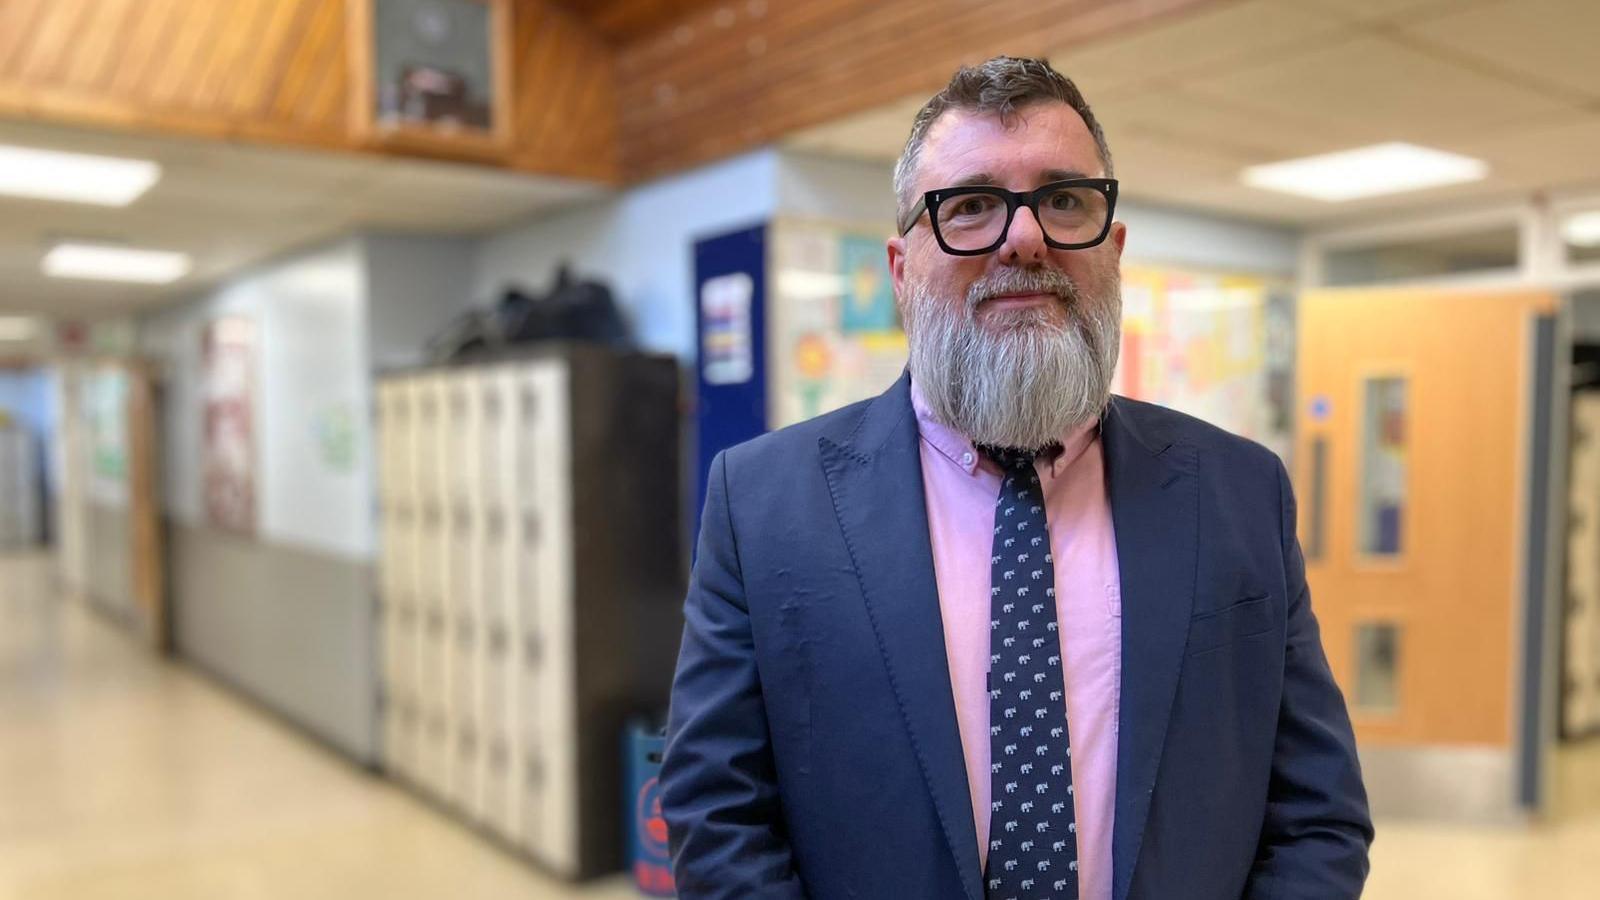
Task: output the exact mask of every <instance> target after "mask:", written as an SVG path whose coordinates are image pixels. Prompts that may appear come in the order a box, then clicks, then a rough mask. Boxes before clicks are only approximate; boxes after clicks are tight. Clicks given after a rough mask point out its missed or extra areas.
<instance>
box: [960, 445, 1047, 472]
mask: <svg viewBox="0 0 1600 900" xmlns="http://www.w3.org/2000/svg"><path fill="white" fill-rule="evenodd" d="M978 452H980V453H982V454H983V455H984V456H987V457H989V458H990V459H992V460H994V463H995V465H997V466H999V467H1000V468H1002V469H1004V470H1006V471H1007V472H1017V471H1024V470H1026V469H1029V468H1031V467H1032V466H1033V461H1034V460H1035V459H1038V458H1039V457H1041V456H1043V457H1044V458H1046V459H1051V458H1054V457H1055V455H1056V454H1057V453H1060V452H1061V445H1060V444H1047V445H1045V446H1044V447H1040V448H1039V449H1037V450H1021V449H1018V448H1016V447H996V446H994V445H992V444H981V445H979V447H978Z"/></svg>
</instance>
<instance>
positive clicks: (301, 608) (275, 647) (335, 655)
mask: <svg viewBox="0 0 1600 900" xmlns="http://www.w3.org/2000/svg"><path fill="white" fill-rule="evenodd" d="M170 538H171V565H172V572H171V578H172V599H173V611H172V614H173V621H174V632H175V639H176V644H177V649H178V653H179V654H180V655H181V656H184V657H186V658H188V659H190V660H193V661H194V662H195V663H196V664H198V665H199V666H200V667H201V668H202V669H205V670H207V671H209V672H211V673H212V674H214V675H216V676H217V677H219V678H221V679H222V680H223V681H225V682H227V683H229V684H230V685H232V686H234V687H235V688H237V689H239V690H241V691H243V692H244V693H246V694H248V695H250V696H251V697H253V698H255V699H256V700H258V701H260V702H261V703H262V704H264V705H266V706H267V707H269V708H271V709H273V710H275V711H277V712H278V713H280V714H281V715H283V716H284V717H285V718H287V719H289V720H290V721H293V722H295V723H296V724H298V725H300V726H302V727H304V728H305V729H307V730H308V731H310V732H312V733H313V734H315V735H317V736H318V737H321V738H322V739H324V740H326V741H327V742H328V743H330V744H332V745H333V746H335V747H337V748H338V749H340V750H342V751H344V752H345V753H348V754H349V755H350V756H352V757H354V758H355V759H356V761H357V762H360V763H362V764H365V765H370V764H373V763H375V762H376V761H377V755H378V754H377V750H378V738H377V711H376V698H377V690H378V688H377V662H376V656H375V653H376V650H375V647H374V640H373V622H372V601H371V599H370V595H369V587H368V567H367V565H366V564H364V563H359V562H354V561H350V560H345V559H340V558H337V557H333V556H327V555H323V554H319V553H313V552H310V551H307V550H303V549H299V548H294V547H288V546H284V545H280V544H269V543H263V542H260V541H255V540H251V539H247V538H240V537H236V536H233V535H229V534H225V533H222V532H218V531H214V530H210V529H203V528H194V527H190V526H187V525H183V524H180V523H172V527H171V530H170Z"/></svg>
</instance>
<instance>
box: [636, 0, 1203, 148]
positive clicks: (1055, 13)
mask: <svg viewBox="0 0 1600 900" xmlns="http://www.w3.org/2000/svg"><path fill="white" fill-rule="evenodd" d="M1218 2H1219V0H1145V2H1140V3H1123V2H1117V0H1013V2H991V3H983V4H975V3H971V2H968V0H812V2H808V3H801V4H776V3H774V4H763V5H747V4H733V5H729V6H719V7H717V8H715V9H713V10H705V11H701V12H697V13H694V14H692V15H690V16H688V17H686V18H685V19H683V20H682V21H681V22H679V23H677V24H675V25H673V26H670V27H667V28H663V29H661V30H660V31H659V32H658V33H656V34H655V35H653V36H651V37H649V38H648V39H646V40H642V41H639V42H638V43H636V44H634V45H630V46H628V47H624V48H623V49H622V51H621V53H620V54H619V61H618V71H619V75H620V79H621V80H620V83H619V86H618V89H619V95H620V99H621V105H620V116H619V118H620V129H621V138H622V140H621V145H622V148H623V167H624V171H626V172H627V173H628V174H629V176H630V177H639V176H649V175H652V174H658V173H661V172H664V171H669V170H672V169H676V168H682V167H685V166H688V165H693V164H695V163H699V162H704V161H706V160H709V159H712V158H715V157H717V156H720V155H725V154H728V153H732V152H738V151H740V150H744V149H748V148H750V147H754V146H757V145H759V144H761V143H764V142H767V141H771V140H774V139H777V138H779V137H781V136H783V135H785V134H787V133H789V132H792V131H795V130H798V129H801V128H805V127H809V126H812V125H816V124H818V123H821V122H825V121H829V120H831V119H835V118H838V117H841V116H845V115H848V114H850V113H854V112H857V111H860V110H862V109H869V108H871V107H873V106H877V105H879V104H883V103H887V102H891V101H894V100H896V99H899V98H901V97H903V96H906V95H908V94H912V93H915V92H917V91H919V90H926V91H932V90H934V89H937V88H938V86H939V85H941V84H943V83H944V82H945V81H946V80H947V79H948V78H949V75H950V72H951V71H952V70H953V69H954V68H955V67H956V66H958V65H960V64H962V63H968V62H976V61H979V60H982V59H985V58H987V57H989V56H991V55H993V54H996V53H1001V52H1006V53H1012V54H1042V53H1045V52H1047V51H1051V50H1058V49H1060V48H1062V47H1070V46H1073V45H1075V44H1077V43H1079V42H1082V41H1086V40H1089V39H1091V38H1097V37H1102V36H1105V35H1108V34H1113V33H1117V32H1120V31H1123V30H1125V29H1128V28H1132V27H1135V26H1139V25H1143V24H1146V23H1149V22H1151V21H1156V20H1159V19H1161V18H1165V17H1167V16H1171V15H1174V14H1176V13H1179V12H1184V11H1193V10H1196V9H1199V8H1201V7H1205V6H1210V5H1214V4H1216V3H1218Z"/></svg>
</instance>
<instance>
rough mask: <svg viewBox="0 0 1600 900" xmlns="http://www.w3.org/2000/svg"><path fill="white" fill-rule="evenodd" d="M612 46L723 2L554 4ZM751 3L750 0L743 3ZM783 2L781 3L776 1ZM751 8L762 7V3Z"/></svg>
mask: <svg viewBox="0 0 1600 900" xmlns="http://www.w3.org/2000/svg"><path fill="white" fill-rule="evenodd" d="M557 2H558V3H560V5H561V6H563V7H565V8H566V9H567V10H568V11H570V12H572V13H575V14H577V15H578V16H580V17H582V19H583V22H584V23H585V24H586V25H588V26H589V27H590V28H593V29H594V30H595V31H596V32H598V33H599V35H600V36H601V38H603V39H604V40H605V41H606V42H608V43H610V44H613V45H621V44H627V43H630V42H632V41H635V40H638V39H639V38H642V37H645V36H647V35H649V34H651V33H652V32H655V31H658V30H660V29H661V28H663V27H665V26H667V25H669V24H672V23H674V22H676V21H677V20H679V19H682V18H683V17H684V16H686V15H688V14H690V13H693V12H695V11H697V10H701V9H705V8H707V7H710V6H711V5H712V4H714V3H719V2H720V3H722V4H723V5H724V6H728V5H731V4H729V3H728V2H726V0H557ZM743 2H745V3H751V0H743ZM777 2H780V3H781V2H784V0H777ZM752 5H756V6H765V5H766V0H753V3H752Z"/></svg>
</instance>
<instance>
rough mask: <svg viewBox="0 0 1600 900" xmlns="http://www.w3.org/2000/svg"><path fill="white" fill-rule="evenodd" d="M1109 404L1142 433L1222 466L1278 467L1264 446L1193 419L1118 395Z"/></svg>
mask: <svg viewBox="0 0 1600 900" xmlns="http://www.w3.org/2000/svg"><path fill="white" fill-rule="evenodd" d="M1113 402H1114V403H1115V405H1116V406H1117V408H1118V410H1119V411H1120V412H1121V413H1122V414H1123V415H1125V416H1126V417H1127V418H1128V419H1129V420H1130V421H1131V422H1132V423H1134V425H1135V427H1136V429H1137V430H1138V431H1139V432H1141V433H1142V434H1145V435H1150V436H1161V437H1165V438H1166V439H1167V440H1170V441H1173V442H1175V443H1183V444H1187V445H1189V446H1191V447H1194V448H1195V449H1196V450H1197V451H1199V452H1200V453H1201V454H1202V455H1205V456H1213V457H1215V458H1217V459H1219V460H1220V461H1221V462H1222V464H1223V465H1224V466H1227V467H1230V468H1232V467H1234V466H1243V467H1246V468H1265V469H1266V471H1267V472H1275V470H1276V467H1278V466H1279V465H1281V464H1282V460H1280V459H1279V458H1278V454H1277V453H1275V452H1273V451H1272V450H1271V449H1269V448H1268V447H1266V446H1265V445H1263V444H1261V443H1259V442H1257V441H1254V440H1251V439H1250V438H1247V437H1244V436H1242V435H1238V434H1234V433H1233V432H1231V431H1228V430H1227V429H1224V428H1220V427H1218V426H1216V425H1213V424H1212V423H1210V422H1207V421H1206V420H1204V419H1201V418H1199V417H1197V416H1192V415H1189V414H1188V413H1183V412H1179V411H1178V410H1175V409H1172V408H1170V407H1166V406H1161V405H1159V404H1155V403H1147V402H1145V401H1143V400H1133V399H1130V398H1128V397H1122V396H1118V397H1116V398H1115V399H1114V401H1113Z"/></svg>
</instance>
